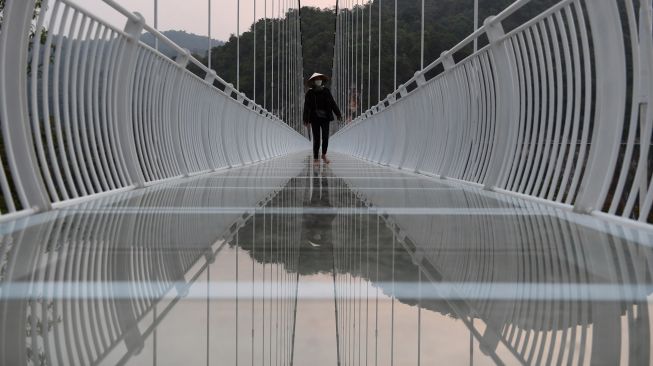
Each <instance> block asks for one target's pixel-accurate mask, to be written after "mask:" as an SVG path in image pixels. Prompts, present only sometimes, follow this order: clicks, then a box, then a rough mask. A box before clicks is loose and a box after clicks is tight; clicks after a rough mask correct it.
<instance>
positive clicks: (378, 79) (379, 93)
mask: <svg viewBox="0 0 653 366" xmlns="http://www.w3.org/2000/svg"><path fill="white" fill-rule="evenodd" d="M382 2H383V0H379V50H378V51H379V56H378V57H379V60H378V62H379V67H378V70H377V72H378V75H377V78H376V80H377V85H378V90H377V94H378V95H377V100H376V101H377V103H378V102H380V101H381V29H382V27H383V23H382V22H381V8H382V6H381V5H383V4H382Z"/></svg>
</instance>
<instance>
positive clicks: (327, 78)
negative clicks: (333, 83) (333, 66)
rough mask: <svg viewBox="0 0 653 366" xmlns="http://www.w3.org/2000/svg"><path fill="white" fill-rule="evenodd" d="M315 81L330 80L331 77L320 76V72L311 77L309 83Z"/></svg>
mask: <svg viewBox="0 0 653 366" xmlns="http://www.w3.org/2000/svg"><path fill="white" fill-rule="evenodd" d="M315 79H322V80H329V77H328V76H326V75H324V74H320V73H319V72H316V73H313V75H311V77H310V78H308V81H313V80H315Z"/></svg>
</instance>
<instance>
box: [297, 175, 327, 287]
mask: <svg viewBox="0 0 653 366" xmlns="http://www.w3.org/2000/svg"><path fill="white" fill-rule="evenodd" d="M309 172H310V173H309V174H310V177H309V179H308V184H307V194H306V195H305V202H304V208H305V213H304V215H303V217H302V235H301V238H302V242H301V258H300V261H299V272H300V273H301V274H304V275H306V274H308V275H310V274H315V273H330V272H331V271H333V236H332V234H331V233H332V227H333V223H334V221H335V219H336V214H335V212H334V211H332V210H328V208H332V207H333V205H332V203H331V200H330V198H329V197H330V191H329V179H328V171H327V170H322V169H311V170H309Z"/></svg>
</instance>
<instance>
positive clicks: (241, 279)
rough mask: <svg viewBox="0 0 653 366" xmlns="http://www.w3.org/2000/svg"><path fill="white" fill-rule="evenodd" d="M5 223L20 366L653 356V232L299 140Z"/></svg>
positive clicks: (10, 335) (7, 339)
mask: <svg viewBox="0 0 653 366" xmlns="http://www.w3.org/2000/svg"><path fill="white" fill-rule="evenodd" d="M0 230H2V241H1V247H0V248H1V251H2V262H1V266H0V268H1V271H0V276H1V277H0V280H1V281H3V283H4V285H3V286H2V290H1V291H2V292H1V296H2V303H1V307H0V308H1V309H2V313H1V316H2V318H1V321H2V324H3V327H2V339H3V347H4V348H3V356H2V357H3V359H4V362H5V363H6V364H13V362H12V361H13V360H21V359H24V357H35V358H36V359H38V360H43V361H42V362H43V363H44V364H134V365H147V364H156V365H179V364H197V365H199V364H239V365H240V364H243V365H249V364H256V365H270V364H272V365H280V364H296V365H308V364H313V365H336V364H341V365H359V364H360V365H391V364H396V365H415V364H441V363H444V364H476V365H479V364H480V365H483V364H541V363H546V364H552V363H555V364H559V363H564V364H588V363H594V362H596V360H600V363H605V364H619V363H630V364H648V363H650V361H651V357H652V356H651V353H650V346H651V333H650V330H651V328H652V326H653V320H651V313H649V312H650V311H653V306H651V299H652V298H651V293H653V283H652V276H651V268H652V264H653V247H652V246H651V243H652V242H653V238H652V237H651V233H650V231H646V230H642V229H638V228H632V227H628V226H625V225H619V224H615V223H612V222H609V221H604V220H601V219H598V218H588V217H587V216H586V215H581V214H575V213H570V212H566V211H563V210H560V209H557V208H552V207H550V206H548V205H543V204H538V203H533V202H532V201H528V200H523V199H519V198H509V197H508V196H506V195H503V194H498V193H493V192H488V191H485V190H483V189H480V188H473V187H470V186H469V185H465V184H461V183H456V182H452V181H449V180H441V179H434V178H427V177H424V176H419V175H416V174H410V173H406V172H401V171H398V170H393V169H390V168H387V167H380V166H378V165H372V164H369V163H366V162H362V161H360V160H357V159H353V158H350V157H347V156H345V155H335V156H334V157H333V163H332V165H331V166H324V167H323V166H320V167H315V166H314V165H313V164H312V163H311V162H310V160H308V157H307V156H306V155H305V154H293V155H290V156H288V157H284V158H280V159H275V160H271V161H269V162H265V163H260V164H257V165H252V166H249V167H243V168H234V169H232V170H228V171H225V172H223V173H214V174H209V175H202V176H198V177H194V178H188V179H185V180H183V181H178V182H170V183H164V184H161V185H157V186H154V187H150V188H146V189H143V190H138V191H132V192H126V193H120V194H116V195H112V196H109V197H106V198H100V199H97V200H93V201H90V202H86V203H82V204H79V205H76V206H71V207H67V208H64V209H61V210H57V211H56V212H52V213H47V214H42V215H36V216H31V217H28V218H24V219H20V220H17V221H13V222H11V223H6V224H3V225H2V226H1V227H0ZM20 332H25V333H24V334H26V336H25V337H17V336H16V334H20Z"/></svg>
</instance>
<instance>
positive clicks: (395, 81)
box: [392, 0, 398, 90]
mask: <svg viewBox="0 0 653 366" xmlns="http://www.w3.org/2000/svg"><path fill="white" fill-rule="evenodd" d="M397 18H398V17H397V0H395V45H394V47H395V49H394V50H395V55H394V88H393V89H392V90H397Z"/></svg>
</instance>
